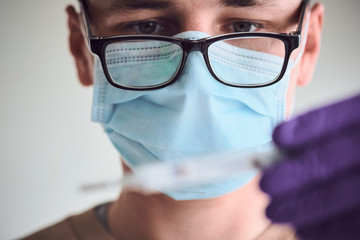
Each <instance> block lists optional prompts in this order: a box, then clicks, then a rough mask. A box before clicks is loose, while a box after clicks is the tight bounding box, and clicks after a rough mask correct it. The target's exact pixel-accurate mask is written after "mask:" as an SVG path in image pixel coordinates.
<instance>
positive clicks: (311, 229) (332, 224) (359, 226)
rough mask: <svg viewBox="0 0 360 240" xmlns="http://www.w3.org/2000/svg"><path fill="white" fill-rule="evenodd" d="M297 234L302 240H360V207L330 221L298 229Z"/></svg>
mask: <svg viewBox="0 0 360 240" xmlns="http://www.w3.org/2000/svg"><path fill="white" fill-rule="evenodd" d="M296 234H297V236H298V237H300V239H302V240H319V239H326V240H339V239H346V240H358V239H359V238H360V206H359V207H358V208H357V209H355V210H352V211H349V212H347V213H345V214H344V215H342V216H339V217H333V218H331V219H329V220H328V221H324V222H321V223H318V224H310V225H306V226H302V227H298V228H297V229H296Z"/></svg>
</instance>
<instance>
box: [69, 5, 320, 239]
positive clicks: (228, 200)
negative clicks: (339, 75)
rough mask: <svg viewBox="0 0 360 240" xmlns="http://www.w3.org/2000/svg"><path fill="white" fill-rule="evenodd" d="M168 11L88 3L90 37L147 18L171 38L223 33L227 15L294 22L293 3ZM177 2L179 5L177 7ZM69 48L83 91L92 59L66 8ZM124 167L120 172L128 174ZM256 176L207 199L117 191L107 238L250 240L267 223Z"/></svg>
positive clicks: (312, 57) (316, 14)
mask: <svg viewBox="0 0 360 240" xmlns="http://www.w3.org/2000/svg"><path fill="white" fill-rule="evenodd" d="M170 2H173V3H175V6H176V7H174V8H172V9H171V10H170V9H166V10H164V9H160V10H159V9H155V10H154V9H152V10H149V9H138V10H126V11H122V10H116V11H112V10H110V9H109V8H108V7H107V6H109V3H110V0H103V1H94V0H91V1H90V6H91V7H90V15H91V22H92V31H93V33H94V34H95V35H99V36H107V35H114V33H115V35H119V34H121V32H116V31H117V30H114V29H115V28H114V24H115V23H118V22H124V21H134V20H141V19H149V18H154V17H158V16H161V17H163V18H165V19H168V18H169V20H168V22H171V23H173V25H172V28H171V31H170V32H171V34H175V33H177V32H183V31H189V30H196V31H201V32H205V33H208V34H211V35H216V34H220V33H223V32H222V31H223V30H222V27H221V26H223V24H222V23H223V22H226V18H227V16H232V15H237V16H238V17H241V18H246V19H247V18H250V17H251V18H260V17H265V18H266V17H267V18H270V17H272V19H273V21H274V26H275V25H276V26H282V27H284V28H286V29H288V28H291V27H292V26H293V24H289V26H284V25H279V23H292V22H293V21H294V19H295V21H296V19H297V17H298V14H297V12H298V8H299V5H300V1H299V0H291V1H289V0H278V1H268V2H270V3H272V4H270V5H268V6H261V7H258V8H253V7H249V8H235V7H220V6H218V5H216V4H214V3H213V2H214V1H211V0H196V1H195V0H189V1H181V0H171V1H170ZM180 3H181V4H180ZM66 11H67V14H68V28H69V46H70V51H71V53H72V55H73V57H74V61H75V64H76V67H77V71H78V78H79V81H80V83H81V84H83V85H84V86H91V85H92V83H93V67H94V57H93V55H92V54H91V53H90V51H89V49H88V47H87V44H86V36H85V34H84V30H83V23H82V20H81V16H80V14H79V13H78V12H76V10H75V8H74V7H72V6H68V7H67V9H66ZM323 15H324V8H323V6H322V5H321V4H315V5H314V6H313V7H312V9H311V17H310V19H309V21H310V22H309V31H308V37H307V42H306V45H305V46H304V48H305V49H304V54H303V56H302V58H301V60H300V62H299V63H298V64H297V66H296V67H295V68H294V70H293V72H292V75H291V82H290V85H289V89H288V94H287V113H289V112H290V110H291V105H292V104H291V103H292V102H293V97H294V92H295V89H296V86H298V85H306V84H307V83H309V82H310V80H311V78H312V75H313V71H314V68H315V64H316V61H317V57H318V54H319V50H320V38H321V29H322V23H323ZM123 166H124V171H125V172H127V171H130V169H129V168H128V167H127V166H125V165H124V164H123ZM258 182H259V177H256V178H255V179H253V180H252V181H251V182H250V183H249V184H248V185H246V186H245V187H243V188H241V189H239V190H237V191H235V192H233V193H230V194H227V195H224V196H222V197H219V198H216V199H210V200H191V201H174V200H173V199H171V198H169V197H167V196H165V195H162V194H155V195H148V196H147V195H142V194H141V193H134V192H128V191H126V190H125V191H122V193H121V195H120V197H119V198H118V200H117V201H116V202H115V203H114V204H113V205H112V207H111V208H110V211H109V215H108V221H109V225H110V230H111V232H112V234H113V235H114V236H115V237H116V238H117V239H157V240H162V239H173V240H177V239H198V240H202V239H215V240H216V239H254V238H256V236H258V235H259V234H260V233H261V232H262V231H264V229H266V228H267V227H268V226H269V225H270V224H271V223H270V221H269V220H268V219H266V217H265V213H264V209H265V208H266V206H267V204H268V199H267V196H266V195H265V194H263V193H262V192H261V191H260V189H259V187H258Z"/></svg>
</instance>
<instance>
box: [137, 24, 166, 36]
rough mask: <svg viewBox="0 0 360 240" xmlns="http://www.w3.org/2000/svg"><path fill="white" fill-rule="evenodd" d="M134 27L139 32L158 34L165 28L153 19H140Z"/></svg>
mask: <svg viewBox="0 0 360 240" xmlns="http://www.w3.org/2000/svg"><path fill="white" fill-rule="evenodd" d="M134 27H135V29H136V30H137V31H138V32H139V33H140V34H159V33H160V32H161V31H163V30H164V29H165V28H164V27H163V26H162V25H160V24H159V23H157V22H155V21H141V22H138V23H137V24H136V25H135V26H134Z"/></svg>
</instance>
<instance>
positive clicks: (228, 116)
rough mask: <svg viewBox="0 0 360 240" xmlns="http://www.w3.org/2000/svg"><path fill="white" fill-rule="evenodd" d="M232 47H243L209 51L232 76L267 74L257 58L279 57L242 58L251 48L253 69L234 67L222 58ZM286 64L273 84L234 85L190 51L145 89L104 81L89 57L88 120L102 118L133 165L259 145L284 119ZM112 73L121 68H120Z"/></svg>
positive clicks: (227, 183) (206, 189) (219, 185)
mask: <svg viewBox="0 0 360 240" xmlns="http://www.w3.org/2000/svg"><path fill="white" fill-rule="evenodd" d="M207 36H208V35H207V34H204V33H201V32H184V33H181V34H179V35H177V37H180V38H191V39H200V38H204V37H207ZM132 44H134V43H132ZM224 48H225V50H226V51H225V52H226V54H224V51H223V50H224ZM226 48H227V49H226ZM214 51H216V50H214ZM239 51H241V54H244V52H246V50H244V49H237V48H236V47H233V46H231V45H228V46H222V48H221V49H219V51H218V52H217V53H215V54H218V55H219V61H218V63H217V64H218V67H219V68H221V69H223V70H224V72H226V71H228V72H234V70H236V74H237V76H236V77H239V78H241V77H245V76H246V75H247V74H256V75H258V77H264V78H269V76H268V75H267V74H266V72H267V71H261V68H262V67H264V68H267V69H268V68H269V66H265V65H264V59H266V60H267V61H268V60H271V59H273V60H274V62H278V57H276V56H269V55H268V54H267V55H264V56H263V58H264V59H261V58H259V57H260V56H261V55H260V54H259V53H258V52H254V51H247V53H246V54H248V56H249V57H252V56H253V55H256V58H257V59H259V60H258V62H256V61H252V62H251V64H254V66H256V69H258V70H260V71H256V72H249V71H248V72H246V73H245V72H242V71H241V70H239V69H238V68H237V64H242V63H233V64H231V65H229V64H228V62H229V60H231V57H232V56H231V54H230V55H229V52H230V53H233V54H237V53H238V52H239ZM164 54H165V53H164ZM221 56H223V57H221ZM228 58H229V59H228ZM254 59H255V58H254ZM152 64H153V65H154V66H157V64H159V62H158V60H152ZM126 67H127V68H129V67H133V68H134V69H133V71H134V73H135V72H136V71H137V66H136V64H133V63H129V64H128V65H127V66H126ZM291 68H292V64H291V63H290V66H289V68H288V71H287V73H286V74H285V76H284V77H283V79H282V80H281V81H280V82H278V83H276V84H274V85H271V86H268V87H264V88H254V89H244V88H235V87H229V86H226V85H224V84H222V83H220V82H218V81H216V80H215V79H214V78H213V77H212V76H211V74H210V73H209V71H208V69H207V67H206V65H205V62H204V60H203V57H202V55H201V53H199V52H192V53H190V55H189V56H188V59H187V63H186V66H185V68H184V71H183V72H182V75H181V76H180V77H179V79H178V80H177V81H176V82H175V83H173V84H172V85H170V86H168V87H165V88H162V89H158V90H152V91H128V90H122V89H118V88H115V87H113V86H111V85H110V84H109V83H108V82H107V80H106V78H105V76H104V73H103V70H102V67H101V64H100V61H99V60H98V59H96V61H95V84H94V85H95V86H94V100H93V109H92V120H93V121H95V122H100V123H101V124H102V126H103V127H104V129H105V131H106V133H107V135H108V136H109V138H110V140H111V142H112V143H113V145H114V146H115V147H116V149H117V150H118V151H119V153H120V154H121V155H122V157H123V159H124V161H125V162H126V164H127V165H128V166H129V167H130V168H132V169H133V170H134V171H136V167H138V166H140V165H142V164H146V163H149V162H154V161H177V160H179V159H184V158H187V157H194V156H196V155H202V154H212V153H220V152H226V151H233V150H242V149H244V150H246V149H250V148H255V147H257V148H259V147H260V148H261V146H266V145H267V144H268V143H269V142H271V135H272V131H273V129H274V127H275V126H276V124H277V123H279V122H280V121H283V120H284V119H285V110H286V106H285V104H286V101H285V97H286V92H287V89H288V83H289V79H290V72H291ZM118 74H119V75H121V74H122V72H121V67H120V68H119V70H118ZM122 77H123V78H126V77H127V76H122ZM231 77H233V76H231ZM219 161H221V159H219ZM256 174H257V172H256V171H251V172H244V173H241V174H239V175H238V176H235V177H229V178H227V179H221V180H219V181H217V182H214V183H211V184H206V185H202V186H197V187H192V188H187V189H181V190H178V191H172V192H164V193H165V194H166V195H168V196H170V197H172V198H174V199H176V200H189V199H207V198H213V197H217V196H221V195H224V194H226V193H229V192H231V191H234V190H237V189H239V188H241V187H242V186H244V185H245V184H247V183H248V182H249V181H250V180H251V179H252V178H253V177H254V176H255V175H256Z"/></svg>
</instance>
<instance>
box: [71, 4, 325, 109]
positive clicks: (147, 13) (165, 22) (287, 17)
mask: <svg viewBox="0 0 360 240" xmlns="http://www.w3.org/2000/svg"><path fill="white" fill-rule="evenodd" d="M87 2H88V5H89V15H90V22H91V30H92V33H93V35H95V36H102V37H106V36H117V35H134V34H142V35H144V34H150V35H165V36H173V35H176V34H177V33H181V32H185V31H200V32H204V33H206V34H209V35H219V34H224V33H232V32H254V31H255V32H256V31H258V32H277V33H289V32H291V31H295V30H296V28H297V25H298V20H299V13H300V5H301V0H266V1H265V0H186V1H184V0H103V1H96V0H87ZM67 11H68V15H69V29H70V48H71V51H72V53H73V56H74V58H75V62H76V66H77V69H78V75H79V79H80V81H81V83H82V84H84V85H91V84H92V82H93V76H92V72H93V70H92V68H93V56H92V55H91V54H90V52H89V50H88V48H87V46H86V39H85V38H86V37H85V36H84V34H83V33H84V31H82V28H83V23H82V22H81V20H80V19H81V17H80V15H79V14H77V13H76V12H75V10H74V8H72V7H69V8H68V9H67ZM322 21H323V6H322V5H320V4H315V6H314V7H313V8H312V9H311V17H310V18H309V19H308V24H309V30H308V32H305V34H307V42H306V46H303V47H304V53H303V56H302V58H301V61H299V63H298V64H297V66H296V67H295V69H294V70H293V72H292V75H291V82H290V84H289V90H288V96H287V101H288V104H287V106H289V107H290V106H291V102H292V100H293V92H294V89H295V86H296V85H304V84H306V83H308V82H309V81H310V80H311V77H312V73H313V71H314V67H315V64H316V60H317V57H318V53H319V50H320V36H321V28H322ZM304 43H305V42H304V41H302V44H304ZM295 54H296V51H295ZM289 110H290V109H289ZM289 110H288V111H289Z"/></svg>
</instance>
